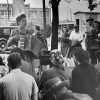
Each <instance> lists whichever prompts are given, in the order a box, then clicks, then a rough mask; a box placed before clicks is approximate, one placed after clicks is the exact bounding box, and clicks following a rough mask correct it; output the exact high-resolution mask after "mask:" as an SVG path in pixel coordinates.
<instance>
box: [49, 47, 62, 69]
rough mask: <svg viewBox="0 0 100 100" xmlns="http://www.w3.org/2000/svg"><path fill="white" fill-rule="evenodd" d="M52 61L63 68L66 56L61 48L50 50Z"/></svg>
mask: <svg viewBox="0 0 100 100" xmlns="http://www.w3.org/2000/svg"><path fill="white" fill-rule="evenodd" d="M50 58H51V63H52V64H53V65H54V66H55V67H58V68H61V69H63V68H64V66H63V63H64V58H63V55H62V53H61V51H60V50H58V49H54V50H52V51H51V52H50Z"/></svg>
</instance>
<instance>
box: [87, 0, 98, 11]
mask: <svg viewBox="0 0 100 100" xmlns="http://www.w3.org/2000/svg"><path fill="white" fill-rule="evenodd" d="M88 3H89V5H88V8H89V9H90V11H92V10H94V8H96V7H97V3H93V0H88Z"/></svg>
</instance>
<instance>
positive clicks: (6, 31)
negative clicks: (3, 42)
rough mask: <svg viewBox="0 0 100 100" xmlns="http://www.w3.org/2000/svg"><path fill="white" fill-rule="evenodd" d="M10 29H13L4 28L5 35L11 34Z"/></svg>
mask: <svg viewBox="0 0 100 100" xmlns="http://www.w3.org/2000/svg"><path fill="white" fill-rule="evenodd" d="M10 30H11V29H4V30H3V33H4V35H10Z"/></svg>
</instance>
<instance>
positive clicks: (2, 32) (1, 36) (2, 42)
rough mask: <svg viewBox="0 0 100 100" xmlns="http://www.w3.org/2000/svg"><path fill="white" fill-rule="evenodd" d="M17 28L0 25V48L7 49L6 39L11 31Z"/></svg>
mask: <svg viewBox="0 0 100 100" xmlns="http://www.w3.org/2000/svg"><path fill="white" fill-rule="evenodd" d="M16 28H18V26H0V50H2V51H5V50H6V49H7V40H8V39H9V36H10V34H11V31H12V30H14V29H16Z"/></svg>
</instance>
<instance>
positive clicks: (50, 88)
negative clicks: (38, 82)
mask: <svg viewBox="0 0 100 100" xmlns="http://www.w3.org/2000/svg"><path fill="white" fill-rule="evenodd" d="M65 86H69V81H68V80H66V81H61V79H60V78H59V77H55V78H52V79H50V80H48V81H47V82H46V83H45V84H44V89H45V90H46V93H47V94H48V93H51V92H52V93H54V92H56V91H57V90H59V89H60V88H62V87H65Z"/></svg>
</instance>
